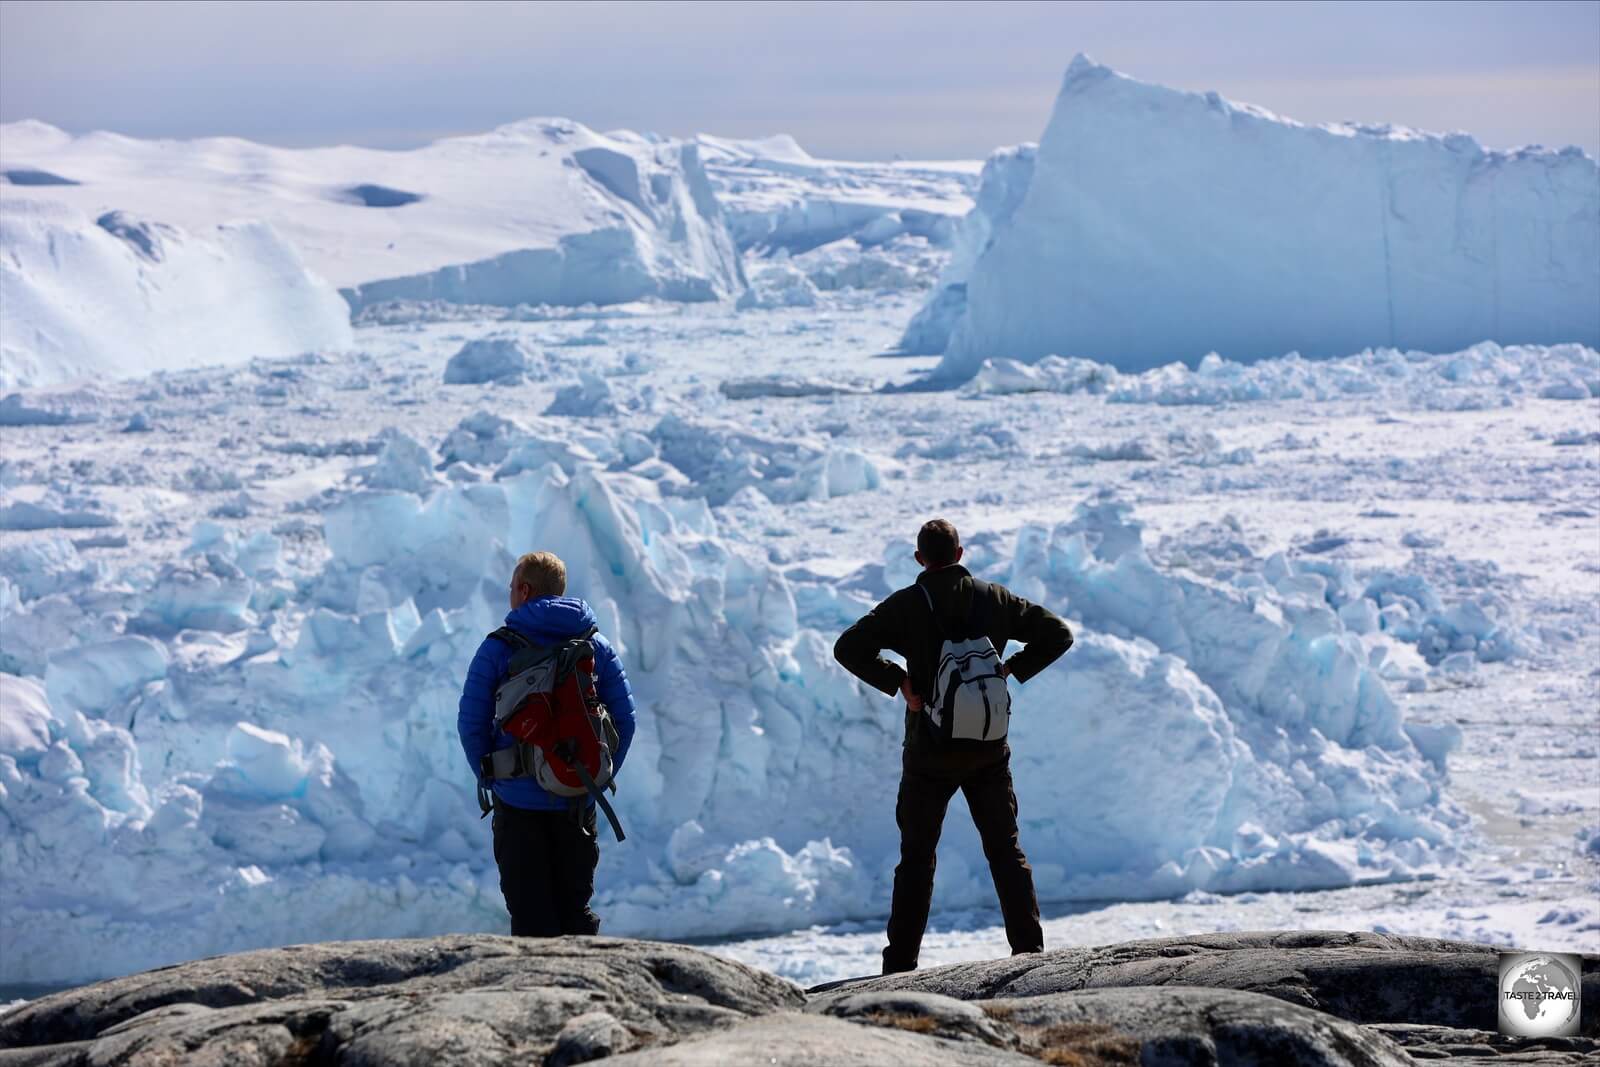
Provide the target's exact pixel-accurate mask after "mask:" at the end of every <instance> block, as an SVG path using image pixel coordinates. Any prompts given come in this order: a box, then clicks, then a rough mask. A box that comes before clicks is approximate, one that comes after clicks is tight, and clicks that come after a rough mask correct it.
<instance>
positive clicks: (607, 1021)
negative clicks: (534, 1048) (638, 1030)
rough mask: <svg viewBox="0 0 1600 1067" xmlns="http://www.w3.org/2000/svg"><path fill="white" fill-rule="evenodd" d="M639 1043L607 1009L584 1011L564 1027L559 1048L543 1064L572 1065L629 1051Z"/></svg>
mask: <svg viewBox="0 0 1600 1067" xmlns="http://www.w3.org/2000/svg"><path fill="white" fill-rule="evenodd" d="M637 1043H638V1042H636V1041H635V1040H634V1038H633V1034H631V1033H629V1032H628V1028H627V1027H625V1026H623V1025H622V1024H621V1023H620V1022H618V1021H617V1019H616V1016H614V1015H612V1014H610V1013H609V1012H604V1011H590V1012H584V1013H583V1014H582V1015H579V1016H575V1017H574V1018H572V1019H569V1020H568V1021H567V1025H565V1026H563V1027H562V1028H561V1032H560V1033H559V1034H557V1035H556V1047H555V1048H554V1049H553V1050H551V1052H550V1055H548V1056H546V1057H545V1058H544V1063H545V1067H571V1065H572V1064H574V1063H588V1062H589V1061H590V1060H599V1059H604V1058H605V1057H607V1056H615V1055H617V1054H618V1053H621V1052H627V1051H628V1050H629V1049H631V1048H633V1046H634V1045H636V1044H637Z"/></svg>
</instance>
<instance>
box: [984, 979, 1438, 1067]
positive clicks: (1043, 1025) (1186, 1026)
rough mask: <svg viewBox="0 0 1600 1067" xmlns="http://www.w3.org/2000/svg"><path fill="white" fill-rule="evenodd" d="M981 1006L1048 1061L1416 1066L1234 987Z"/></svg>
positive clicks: (1339, 1027) (1380, 1042) (1312, 1016)
mask: <svg viewBox="0 0 1600 1067" xmlns="http://www.w3.org/2000/svg"><path fill="white" fill-rule="evenodd" d="M979 1006H980V1007H982V1009H983V1010H984V1011H985V1012H986V1013H988V1014H989V1015H990V1016H991V1017H992V1018H994V1019H995V1020H997V1021H999V1022H1001V1023H1004V1024H1005V1025H1006V1026H1008V1027H1009V1028H1010V1029H1011V1030H1012V1031H1013V1032H1014V1033H1015V1034H1017V1036H1018V1037H1019V1038H1020V1042H1021V1044H1020V1048H1021V1050H1022V1051H1024V1052H1027V1053H1030V1054H1032V1055H1034V1056H1036V1057H1038V1058H1040V1059H1044V1060H1046V1062H1056V1063H1072V1062H1085V1063H1124V1062H1125V1063H1130V1064H1132V1063H1137V1064H1140V1065H1141V1067H1166V1065H1169V1064H1170V1065H1172V1067H1180V1065H1182V1067H1215V1065H1233V1064H1261V1065H1263V1067H1266V1065H1271V1064H1296V1065H1298V1067H1406V1065H1409V1064H1410V1063H1411V1058H1410V1057H1409V1056H1407V1055H1406V1053H1405V1051H1404V1050H1403V1049H1402V1048H1401V1047H1400V1046H1399V1045H1397V1044H1395V1043H1394V1042H1392V1041H1390V1040H1389V1039H1388V1038H1386V1037H1384V1036H1383V1035H1381V1034H1379V1033H1377V1032H1375V1031H1372V1030H1368V1029H1367V1028H1365V1027H1362V1026H1357V1025H1355V1024H1353V1023H1347V1022H1345V1021H1344V1020H1342V1019H1335V1018H1334V1017H1333V1016H1331V1015H1325V1014H1323V1013H1322V1012H1319V1011H1312V1010H1310V1009H1308V1008H1301V1007H1296V1006H1294V1005H1290V1004H1285V1003H1283V1002H1282V1001H1281V1000H1277V999H1275V998H1273V997H1265V996H1262V995H1260V994H1259V993H1241V992H1238V991H1236V990H1232V989H1173V988H1166V989H1162V988H1148V987H1133V988H1125V989H1086V990H1083V991H1081V992H1077V993H1048V994H1045V995H1042V996H1036V997H1023V998H1016V999H1005V1000H987V1001H981V1002H980V1004H979ZM1073 1057H1077V1060H1076V1061H1075V1060H1074V1059H1073Z"/></svg>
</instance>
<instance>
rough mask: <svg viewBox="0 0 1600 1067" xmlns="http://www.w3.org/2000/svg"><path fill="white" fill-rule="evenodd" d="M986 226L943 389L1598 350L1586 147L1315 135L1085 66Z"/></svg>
mask: <svg viewBox="0 0 1600 1067" xmlns="http://www.w3.org/2000/svg"><path fill="white" fill-rule="evenodd" d="M987 174H988V176H989V177H991V178H992V179H994V180H995V181H998V182H1005V183H1014V181H1015V178H1016V168H1015V167H1010V168H1002V167H997V166H995V165H993V164H991V167H990V168H989V170H988V172H987ZM1013 206H1014V210H1010V209H1011V208H1012V207H1013ZM975 213H979V214H985V213H986V215H987V216H994V217H993V218H989V217H986V218H985V219H983V220H979V221H980V222H983V223H986V224H987V226H978V227H976V229H979V230H982V229H992V234H990V235H989V239H988V242H987V246H986V247H985V248H984V249H983V250H982V252H981V255H979V256H978V257H977V259H976V262H974V263H973V264H972V266H971V268H970V271H969V272H968V277H966V278H965V279H964V283H965V291H964V294H955V295H957V296H960V295H964V298H965V314H964V316H962V317H960V319H959V321H957V322H956V323H955V325H954V328H953V330H952V331H951V333H950V337H949V345H948V348H946V349H945V360H944V362H943V363H942V365H941V367H940V370H939V375H940V377H942V378H945V379H965V378H969V377H971V375H972V374H973V373H974V372H975V371H976V370H977V369H978V367H979V366H980V365H981V363H982V361H983V360H984V359H987V358H991V357H995V358H1007V359H1014V360H1021V361H1024V362H1032V361H1034V360H1037V359H1039V358H1041V357H1043V356H1046V355H1051V354H1055V355H1061V356H1081V357H1086V358H1090V359H1095V360H1099V361H1101V362H1107V363H1111V364H1113V365H1115V366H1117V367H1119V368H1120V369H1123V370H1143V369H1146V368H1149V367H1153V366H1157V365H1161V364H1165V363H1168V362H1171V361H1173V360H1183V361H1185V362H1188V363H1191V364H1192V363H1194V362H1195V361H1196V360H1198V359H1200V358H1201V357H1202V356H1204V355H1206V354H1207V353H1208V352H1212V351H1215V352H1217V353H1220V354H1221V355H1223V356H1224V357H1226V358H1228V359H1231V360H1235V361H1246V362H1247V361H1253V360H1257V359H1262V358H1267V357H1273V356H1280V355H1283V354H1284V353H1286V352H1291V351H1296V352H1299V353H1301V354H1302V355H1305V356H1311V357H1319V356H1333V355H1344V354H1347V353H1350V352H1356V351H1360V350H1361V349H1364V348H1368V347H1375V346H1386V347H1391V348H1400V349H1421V350H1426V351H1435V352H1449V351H1455V350H1458V349H1462V348H1465V347H1467V346H1469V345H1471V344H1474V343H1476V342H1478V341H1483V340H1494V341H1498V342H1500V343H1503V344H1504V343H1542V344H1549V343H1557V342H1564V341H1576V342H1582V343H1585V344H1589V345H1594V344H1596V343H1597V342H1600V169H1597V167H1596V163H1595V160H1594V159H1592V158H1590V157H1589V156H1587V155H1585V154H1584V153H1583V152H1582V151H1580V150H1579V149H1577V148H1567V149H1563V150H1561V151H1559V152H1550V151H1545V150H1542V149H1537V148H1529V149H1523V150H1519V151H1516V152H1510V153H1506V152H1491V151H1488V150H1486V149H1484V148H1483V147H1482V146H1481V145H1479V144H1478V142H1477V141H1475V140H1473V139H1472V138H1471V137H1469V136H1466V135H1465V134H1452V135H1449V136H1437V135H1433V134H1425V133H1419V132H1416V131H1413V130H1407V129H1400V128H1394V127H1388V126H1382V127H1371V126H1355V125H1329V126H1316V127H1314V126H1305V125H1302V124H1300V123H1296V122H1292V121H1289V120H1286V119H1282V118H1279V117H1278V116H1275V115H1272V114H1270V113H1268V112H1266V111H1263V110H1261V109H1259V108H1256V107H1251V106H1249V105H1243V104H1234V103H1230V102H1229V101H1227V100H1224V99H1222V98H1221V97H1219V96H1218V95H1217V94H1215V93H1188V92H1179V91H1176V90H1172V89H1167V88H1163V87H1161V86H1157V85H1148V84H1145V83H1143V82H1138V81H1134V80H1133V79H1131V78H1128V77H1125V76H1123V75H1121V74H1118V73H1116V72H1114V71H1112V70H1109V69H1107V68H1106V67H1102V66H1099V65H1097V64H1095V63H1093V62H1091V61H1089V60H1088V59H1086V58H1085V57H1083V56H1078V57H1077V58H1075V59H1074V60H1073V62H1072V65H1071V67H1069V68H1068V70H1067V74H1066V79H1065V82H1064V83H1063V85H1062V87H1061V94H1060V96H1059V97H1058V98H1057V101H1056V106H1055V113H1054V115H1053V116H1052V117H1051V120H1050V124H1049V126H1048V127H1047V128H1046V130H1045V133H1044V137H1043V138H1042V139H1041V141H1040V144H1039V149H1038V156H1037V161H1036V165H1035V166H1034V168H1033V172H1032V175H1031V180H1029V181H1028V184H1027V187H1026V192H1025V194H1024V195H1023V196H1022V198H1021V200H1020V203H1015V204H1013V202H1012V198H1011V197H1010V196H1009V195H1004V196H1002V195H985V194H983V193H980V194H979V197H978V207H977V208H976V209H975ZM968 229H969V230H972V229H974V227H973V226H971V225H969V226H968ZM939 299H944V300H946V301H950V300H951V299H952V294H951V293H950V292H949V291H948V289H945V288H942V289H940V290H939V291H938V293H936V294H935V297H934V300H939ZM957 310H959V309H957ZM936 317H937V316H931V315H925V316H924V318H925V319H927V318H936ZM936 332H937V331H936ZM908 343H910V344H911V345H912V347H917V348H923V349H926V348H927V347H928V341H927V339H926V337H923V336H921V335H920V334H915V333H914V334H913V335H912V336H910V337H908Z"/></svg>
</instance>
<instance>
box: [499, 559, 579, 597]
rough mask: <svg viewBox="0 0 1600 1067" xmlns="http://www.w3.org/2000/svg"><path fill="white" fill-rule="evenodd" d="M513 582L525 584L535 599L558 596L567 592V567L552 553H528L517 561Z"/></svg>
mask: <svg viewBox="0 0 1600 1067" xmlns="http://www.w3.org/2000/svg"><path fill="white" fill-rule="evenodd" d="M511 580H512V581H513V582H527V583H528V585H529V586H530V587H531V588H532V589H533V595H534V596H535V597H541V596H560V595H561V594H563V593H565V592H566V591H567V565H566V564H565V563H562V562H561V557H560V556H558V555H556V554H555V553H554V552H529V553H528V554H527V555H526V556H523V557H522V558H521V559H519V560H517V569H516V570H514V571H512V572H511Z"/></svg>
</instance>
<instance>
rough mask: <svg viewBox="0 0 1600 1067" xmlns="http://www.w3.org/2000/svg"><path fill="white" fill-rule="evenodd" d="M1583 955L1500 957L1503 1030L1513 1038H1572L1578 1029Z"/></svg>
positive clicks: (1501, 1027)
mask: <svg viewBox="0 0 1600 1067" xmlns="http://www.w3.org/2000/svg"><path fill="white" fill-rule="evenodd" d="M1582 973H1583V961H1582V958H1581V957H1579V956H1569V955H1557V954H1552V953H1540V952H1510V953H1504V954H1502V955H1501V956H1500V1032H1501V1033H1502V1034H1506V1035H1508V1036H1510V1037H1571V1036H1573V1035H1575V1034H1577V1032H1578V1015H1579V1007H1580V999H1579V998H1580V995H1581V992H1582V986H1581V985H1580V982H1579V976H1580V975H1581V974H1582Z"/></svg>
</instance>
